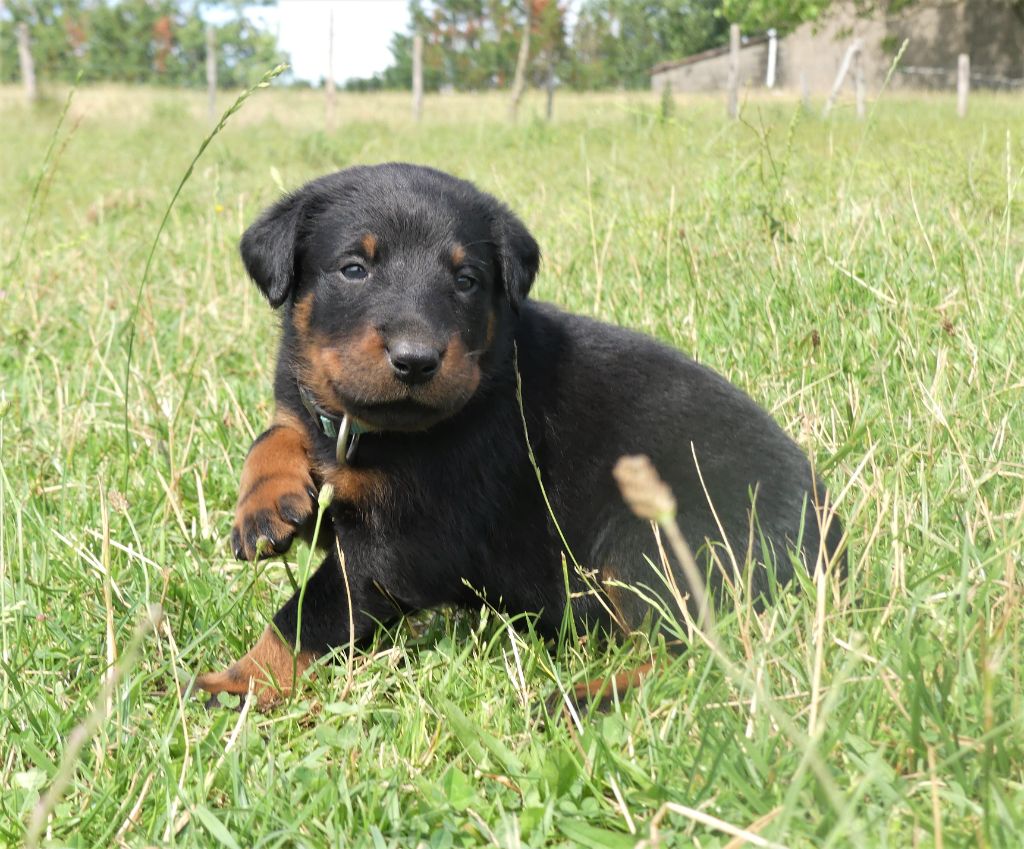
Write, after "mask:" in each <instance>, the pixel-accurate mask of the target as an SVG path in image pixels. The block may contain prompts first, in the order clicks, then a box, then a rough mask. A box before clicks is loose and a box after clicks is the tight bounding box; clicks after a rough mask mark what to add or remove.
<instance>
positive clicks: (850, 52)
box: [825, 38, 863, 118]
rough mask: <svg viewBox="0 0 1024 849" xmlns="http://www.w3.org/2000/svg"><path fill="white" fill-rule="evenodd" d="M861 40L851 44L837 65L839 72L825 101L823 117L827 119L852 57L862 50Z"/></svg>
mask: <svg viewBox="0 0 1024 849" xmlns="http://www.w3.org/2000/svg"><path fill="white" fill-rule="evenodd" d="M862 46H863V45H862V43H861V40H860V39H859V38H858V39H856V40H855V41H854V42H853V44H851V45H850V46H849V48H847V50H846V53H845V54H844V56H843V61H842V63H841V64H840V65H839V72H838V73H837V74H836V80H835V82H834V83H832V91H831V93H830V94H829V96H828V100H826V101H825V117H826V118H827V117H828V113H829V112H831V111H832V107H833V106H835V105H836V98H837V97H839V91H840V89H841V88H842V87H843V81H844V80H845V79H846V75H847V74H848V73H850V65H851V64H852V63H853V60H854V57H855V56H857V55H858V54H859V53H860V52H861V48H862Z"/></svg>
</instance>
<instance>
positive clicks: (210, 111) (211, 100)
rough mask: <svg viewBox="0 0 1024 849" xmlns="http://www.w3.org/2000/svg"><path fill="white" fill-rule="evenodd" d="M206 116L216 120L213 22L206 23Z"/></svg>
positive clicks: (215, 50) (215, 67)
mask: <svg viewBox="0 0 1024 849" xmlns="http://www.w3.org/2000/svg"><path fill="white" fill-rule="evenodd" d="M206 117H207V118H209V120H210V123H211V124H212V123H213V122H214V121H216V120H217V37H216V35H215V34H214V32H213V24H207V25H206Z"/></svg>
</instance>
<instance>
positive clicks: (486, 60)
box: [345, 0, 566, 91]
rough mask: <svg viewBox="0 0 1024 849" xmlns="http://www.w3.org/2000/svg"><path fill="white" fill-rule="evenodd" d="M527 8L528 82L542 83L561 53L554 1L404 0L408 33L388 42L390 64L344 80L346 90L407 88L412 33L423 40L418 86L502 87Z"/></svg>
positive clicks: (562, 33) (561, 12)
mask: <svg viewBox="0 0 1024 849" xmlns="http://www.w3.org/2000/svg"><path fill="white" fill-rule="evenodd" d="M527 3H529V4H530V20H531V31H530V35H531V50H530V55H531V63H530V68H529V75H530V79H531V81H533V82H539V81H541V80H543V79H546V77H547V75H548V72H549V68H550V66H551V64H552V63H555V64H556V65H557V64H558V63H559V62H561V61H562V60H563V59H564V56H565V53H566V28H565V7H564V3H563V4H560V3H559V2H557V0H433V2H427V0H410V2H409V16H410V19H411V24H410V31H409V33H407V34H396V35H395V37H394V38H393V39H392V42H391V54H392V59H393V63H392V65H391V67H389V68H388V69H387V70H385V71H384V72H383V73H380V74H377V75H375V76H373V77H370V78H368V79H355V80H349V81H348V82H347V83H346V84H345V87H346V88H347V89H349V90H356V91H365V90H370V89H378V88H409V86H410V83H411V80H412V34H413V33H416V32H418V33H420V34H421V35H422V36H423V87H424V89H426V90H427V91H437V90H438V89H440V88H443V87H451V88H453V89H456V90H480V89H488V88H500V87H504V86H506V85H508V84H509V83H510V82H511V80H512V76H513V74H514V73H515V67H516V56H517V54H518V51H519V42H520V40H521V39H522V36H523V26H524V24H525V22H526V12H527Z"/></svg>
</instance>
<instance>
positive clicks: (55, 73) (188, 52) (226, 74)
mask: <svg viewBox="0 0 1024 849" xmlns="http://www.w3.org/2000/svg"><path fill="white" fill-rule="evenodd" d="M208 6H217V7H221V8H227V9H230V10H233V11H234V13H235V14H234V15H233V16H231V17H230V19H229V20H227V21H226V22H225V23H222V24H218V25H215V27H214V29H215V32H216V39H217V80H218V83H219V84H220V85H221V86H223V87H225V88H238V87H242V86H247V85H250V84H252V83H253V82H255V81H256V80H257V79H259V77H260V76H262V74H263V73H264V72H265V71H266V70H267V69H268V68H272V67H274V66H275V65H277V64H280V63H281V62H284V61H287V57H286V56H285V55H284V54H282V53H281V51H280V50H279V49H278V47H277V43H276V39H275V38H274V36H273V35H272V34H271V33H268V32H264V31H263V30H260V29H258V28H257V27H256V26H254V25H253V24H252V22H251V21H250V20H249V19H248V18H246V17H244V16H243V14H242V5H241V3H240V2H237V0H233V2H230V3H216V4H208ZM200 11H201V9H200V6H199V4H198V3H188V4H186V3H184V2H175V0H6V15H5V17H4V19H3V20H0V82H11V81H13V80H15V79H17V76H18V73H19V71H18V59H17V48H16V44H15V37H14V28H15V26H16V25H17V24H18V23H22V22H24V23H26V24H28V26H29V34H30V38H31V41H32V55H33V58H34V59H35V63H36V73H37V74H38V75H39V77H40V78H41V79H43V80H47V79H49V80H60V81H65V82H67V81H71V80H74V79H75V78H76V77H77V75H78V74H79V73H81V75H82V79H83V80H85V81H87V82H94V81H100V80H114V81H119V82H131V83H155V84H161V85H174V86H197V85H203V84H205V81H206V64H205V63H206V23H205V22H204V21H203V19H202V18H201V16H200Z"/></svg>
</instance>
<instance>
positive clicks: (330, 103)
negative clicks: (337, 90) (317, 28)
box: [324, 8, 335, 130]
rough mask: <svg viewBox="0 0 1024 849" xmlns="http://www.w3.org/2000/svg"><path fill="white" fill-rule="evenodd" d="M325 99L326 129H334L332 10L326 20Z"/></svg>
mask: <svg viewBox="0 0 1024 849" xmlns="http://www.w3.org/2000/svg"><path fill="white" fill-rule="evenodd" d="M324 95H325V97H326V111H327V128H328V129H329V130H330V129H334V100H335V96H334V9H333V8H332V9H330V11H329V12H328V18H327V79H326V80H325V81H324Z"/></svg>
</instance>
